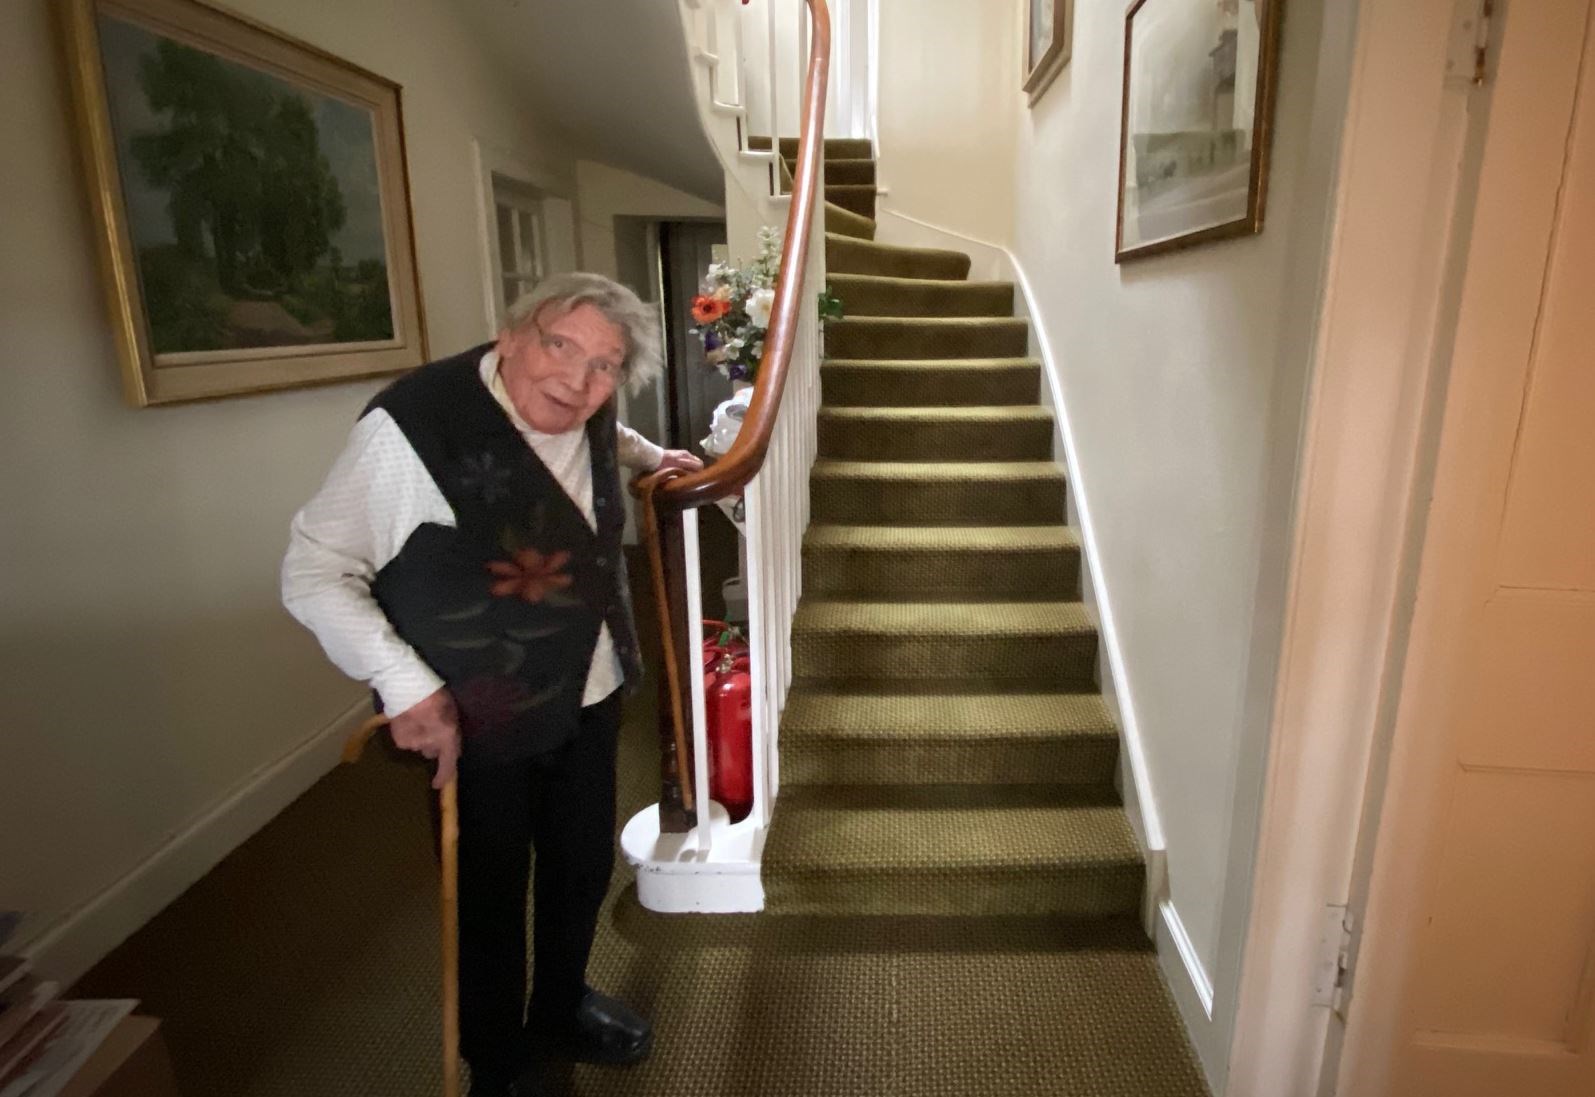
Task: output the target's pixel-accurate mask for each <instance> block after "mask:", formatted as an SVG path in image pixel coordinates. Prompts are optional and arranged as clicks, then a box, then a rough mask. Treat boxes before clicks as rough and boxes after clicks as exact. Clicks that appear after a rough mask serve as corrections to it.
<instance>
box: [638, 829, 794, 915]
mask: <svg viewBox="0 0 1595 1097" xmlns="http://www.w3.org/2000/svg"><path fill="white" fill-rule="evenodd" d="M698 818H699V824H698V826H696V827H694V828H693V829H692V830H690V831H688V832H687V833H686V834H661V833H660V831H659V805H657V804H650V805H649V806H648V807H645V808H643V809H642V810H641V811H639V812H638V813H637V814H636V815H633V816H632V817H631V818H630V819H629V820H627V822H626V826H625V828H624V829H623V830H622V831H621V834H620V849H621V853H622V854H623V855H624V856H625V858H626V861H627V862H628V863H629V864H631V865H632V866H633V867H635V868H636V870H637V901H638V902H639V903H641V904H642V905H643V907H644V909H646V910H652V911H657V912H658V913H661V914H737V913H752V912H754V911H760V910H763V909H764V882H763V879H762V877H761V876H760V875H759V869H760V864H761V861H762V859H763V854H764V837H765V831H764V828H763V827H762V826H760V825H759V823H758V820H757V818H756V817H754V816H749V817H748V818H747V819H744V820H742V822H740V823H733V822H731V820H730V817H729V816H728V815H727V814H726V810H725V808H723V807H721V806H720V805H719V804H716V803H713V802H710V803H708V806H707V808H706V809H705V810H700V811H699V813H698ZM707 833H712V834H713V838H712V840H710V839H709V838H708V837H707V836H706V834H707Z"/></svg>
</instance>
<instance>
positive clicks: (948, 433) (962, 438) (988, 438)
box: [819, 411, 1052, 461]
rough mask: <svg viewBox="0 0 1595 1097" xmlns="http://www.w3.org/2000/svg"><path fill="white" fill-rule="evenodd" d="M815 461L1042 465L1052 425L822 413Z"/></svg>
mask: <svg viewBox="0 0 1595 1097" xmlns="http://www.w3.org/2000/svg"><path fill="white" fill-rule="evenodd" d="M819 436H820V456H821V457H830V458H835V459H837V460H853V461H1045V460H1048V459H1050V458H1051V457H1052V424H1051V423H1050V422H1048V421H1047V420H1045V419H1023V420H1019V421H1017V422H1015V421H1006V420H1000V421H990V420H974V421H968V422H946V421H943V422H924V421H920V422H902V423H898V422H894V421H889V420H875V419H853V418H838V417H835V416H831V415H827V414H826V413H824V412H823V411H822V412H821V413H820V420H819Z"/></svg>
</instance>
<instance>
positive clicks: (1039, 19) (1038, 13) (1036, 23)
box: [1024, 0, 1074, 103]
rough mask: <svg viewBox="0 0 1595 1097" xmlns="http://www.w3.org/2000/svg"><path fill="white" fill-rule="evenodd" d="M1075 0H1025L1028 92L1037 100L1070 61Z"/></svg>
mask: <svg viewBox="0 0 1595 1097" xmlns="http://www.w3.org/2000/svg"><path fill="white" fill-rule="evenodd" d="M1073 23H1074V0H1025V64H1024V69H1025V83H1024V90H1025V94H1026V95H1028V96H1029V97H1030V102H1031V103H1034V102H1035V101H1036V100H1037V99H1040V98H1041V95H1042V93H1043V92H1045V91H1046V90H1047V88H1048V87H1050V86H1051V84H1052V82H1053V81H1054V80H1056V79H1057V77H1058V73H1060V72H1062V71H1063V66H1065V65H1067V64H1068V63H1069V48H1070V33H1071V30H1072V27H1073Z"/></svg>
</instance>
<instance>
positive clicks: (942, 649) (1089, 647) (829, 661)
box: [792, 627, 1097, 690]
mask: <svg viewBox="0 0 1595 1097" xmlns="http://www.w3.org/2000/svg"><path fill="white" fill-rule="evenodd" d="M1096 657H1097V639H1096V636H1095V635H1094V634H1092V633H1068V634H1060V633H1053V634H1050V635H1045V634H1044V635H1018V636H1012V635H1010V636H947V635H921V636H904V635H901V634H877V633H870V632H865V631H862V630H860V631H856V632H854V631H847V632H844V631H825V632H817V631H810V630H807V629H804V628H801V627H798V628H794V629H793V632H792V669H793V671H794V672H795V674H796V676H797V677H799V678H817V679H822V680H825V681H831V682H846V681H855V682H856V681H874V682H888V681H899V682H902V681H926V680H929V679H937V678H942V679H953V680H957V679H982V680H986V679H991V680H1001V681H1008V682H1013V683H1020V682H1023V683H1025V684H1027V685H1029V686H1031V687H1034V688H1049V689H1060V690H1086V689H1091V688H1093V677H1094V674H1093V672H1094V669H1095V667H1096Z"/></svg>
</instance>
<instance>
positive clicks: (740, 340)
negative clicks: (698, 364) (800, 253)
mask: <svg viewBox="0 0 1595 1097" xmlns="http://www.w3.org/2000/svg"><path fill="white" fill-rule="evenodd" d="M780 259H781V242H780V235H779V233H777V232H776V230H775V229H774V228H770V227H765V228H762V229H760V230H759V257H758V259H756V260H755V261H754V262H753V263H752V265H750V266H748V267H744V268H738V267H733V266H731V265H730V264H727V263H710V264H709V271H708V273H707V274H705V275H704V279H703V286H702V292H700V293H699V294H698V296H696V297H694V298H693V299H692V318H693V320H695V321H696V322H697V324H698V326H697V327H695V328H693V329H692V333H693V334H694V335H696V336H698V338H700V339H702V340H703V350H704V357H705V358H706V359H707V360H708V362H709V364H710V365H711V366H714V367H715V368H716V369H718V370H719V371H720V372H721V373H722V374H724V375H725V376H726V377H729V378H730V379H731V380H733V381H749V382H751V381H752V380H753V379H754V374H756V373H757V372H758V370H759V361H760V359H761V358H763V357H764V336H765V333H766V332H767V331H768V330H769V328H770V310H771V309H772V308H774V307H775V276H776V274H777V271H778V268H779V266H780ZM819 306H820V320H821V321H825V320H839V319H841V318H842V302H841V301H839V300H838V299H837V298H836V297H835V296H833V295H832V293H831V288H830V287H829V286H827V287H825V289H824V291H823V292H821V293H820V295H819Z"/></svg>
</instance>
